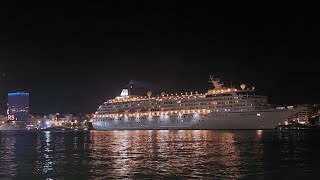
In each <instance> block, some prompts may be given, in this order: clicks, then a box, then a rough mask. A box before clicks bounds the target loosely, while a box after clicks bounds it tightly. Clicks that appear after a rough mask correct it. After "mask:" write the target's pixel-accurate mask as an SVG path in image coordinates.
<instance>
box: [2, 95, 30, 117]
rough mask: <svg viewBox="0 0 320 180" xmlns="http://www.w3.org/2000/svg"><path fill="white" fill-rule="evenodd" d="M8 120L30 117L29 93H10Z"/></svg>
mask: <svg viewBox="0 0 320 180" xmlns="http://www.w3.org/2000/svg"><path fill="white" fill-rule="evenodd" d="M7 113H8V120H16V121H27V120H28V117H29V93H24V92H16V93H8V112H7Z"/></svg>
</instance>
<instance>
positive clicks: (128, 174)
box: [0, 130, 320, 179]
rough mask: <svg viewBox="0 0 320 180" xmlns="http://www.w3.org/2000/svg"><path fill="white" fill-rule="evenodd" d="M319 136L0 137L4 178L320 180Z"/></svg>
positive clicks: (196, 133) (73, 134)
mask: <svg viewBox="0 0 320 180" xmlns="http://www.w3.org/2000/svg"><path fill="white" fill-rule="evenodd" d="M319 145H320V131H200V130H195V131H191V130H179V131H173V130H172V131H166V130H160V131H148V130H146V131H109V132H98V131H91V132H0V179H28V178H30V179H110V178H111V179H114V178H127V179H155V178H156V179H167V178H175V179H194V178H196V179H238V178H252V179H271V178H277V179H283V178H285V179H291V178H299V179H300V178H305V177H308V178H314V179H316V178H320V169H319V168H318V167H320V161H319V160H320V158H319V156H320V147H319Z"/></svg>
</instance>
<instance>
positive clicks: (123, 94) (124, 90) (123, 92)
mask: <svg viewBox="0 0 320 180" xmlns="http://www.w3.org/2000/svg"><path fill="white" fill-rule="evenodd" d="M128 95H129V91H128V89H127V88H124V89H122V91H121V94H120V96H128Z"/></svg>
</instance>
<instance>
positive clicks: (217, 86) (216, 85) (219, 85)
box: [208, 75, 223, 89]
mask: <svg viewBox="0 0 320 180" xmlns="http://www.w3.org/2000/svg"><path fill="white" fill-rule="evenodd" d="M209 79H210V80H209V81H208V82H211V83H212V84H213V86H214V89H223V87H222V86H223V83H222V82H220V79H219V78H214V77H213V75H209Z"/></svg>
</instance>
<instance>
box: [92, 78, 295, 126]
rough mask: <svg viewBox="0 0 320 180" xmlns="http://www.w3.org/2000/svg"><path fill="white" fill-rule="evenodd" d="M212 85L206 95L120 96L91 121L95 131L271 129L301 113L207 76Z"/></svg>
mask: <svg viewBox="0 0 320 180" xmlns="http://www.w3.org/2000/svg"><path fill="white" fill-rule="evenodd" d="M209 79H210V81H209V82H211V83H212V85H213V87H212V88H211V89H209V90H208V91H207V92H206V93H198V92H189V93H179V94H166V93H161V94H160V95H156V96H153V95H152V92H151V91H148V92H147V96H138V95H131V94H130V93H129V90H128V88H124V89H123V90H122V92H121V95H120V96H117V97H115V98H114V99H110V100H107V101H106V102H104V103H103V104H102V105H100V106H99V108H98V109H97V111H96V112H95V113H94V116H93V118H92V119H91V122H92V125H93V127H94V129H96V130H141V129H149V130H153V129H156V130H158V129H161V130H170V129H275V128H276V127H277V126H278V125H279V124H281V123H284V122H285V120H286V119H287V118H289V117H292V116H293V115H295V114H296V113H298V112H299V111H300V110H301V109H299V108H294V107H293V106H287V107H282V108H276V107H274V106H272V105H270V104H269V103H268V100H267V97H266V96H262V95H258V94H256V91H255V89H254V87H251V88H247V87H246V85H245V84H241V85H240V88H238V89H237V88H232V87H230V88H227V87H224V85H223V83H222V82H221V81H220V79H219V78H214V77H213V76H210V78H209Z"/></svg>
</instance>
